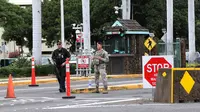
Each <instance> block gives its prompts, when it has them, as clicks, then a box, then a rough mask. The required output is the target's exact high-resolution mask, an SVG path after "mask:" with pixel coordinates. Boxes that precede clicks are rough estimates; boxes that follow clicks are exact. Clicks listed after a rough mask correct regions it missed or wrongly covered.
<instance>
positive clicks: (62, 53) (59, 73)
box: [52, 48, 70, 92]
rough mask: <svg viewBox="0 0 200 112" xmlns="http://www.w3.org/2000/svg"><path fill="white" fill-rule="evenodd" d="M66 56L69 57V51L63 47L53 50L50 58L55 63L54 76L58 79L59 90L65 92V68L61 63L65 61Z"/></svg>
mask: <svg viewBox="0 0 200 112" xmlns="http://www.w3.org/2000/svg"><path fill="white" fill-rule="evenodd" d="M67 58H70V53H69V52H68V51H67V49H65V48H61V49H56V50H54V51H53V54H52V59H53V61H54V63H55V65H56V77H57V79H58V82H59V85H60V88H59V91H60V92H65V76H66V68H65V66H63V67H62V66H61V65H62V63H64V62H65V61H66V59H67Z"/></svg>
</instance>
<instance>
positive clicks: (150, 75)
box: [143, 57, 173, 87]
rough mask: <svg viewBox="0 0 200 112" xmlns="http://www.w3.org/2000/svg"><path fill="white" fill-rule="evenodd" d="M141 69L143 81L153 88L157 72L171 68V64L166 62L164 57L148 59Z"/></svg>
mask: <svg viewBox="0 0 200 112" xmlns="http://www.w3.org/2000/svg"><path fill="white" fill-rule="evenodd" d="M172 61H173V59H172ZM143 67H144V68H143V76H144V80H146V81H147V82H148V83H149V84H150V85H151V86H153V87H155V86H156V78H157V74H158V70H159V69H160V68H172V67H173V62H170V61H168V60H166V59H165V57H150V58H149V60H147V61H146V63H145V64H144V65H143Z"/></svg>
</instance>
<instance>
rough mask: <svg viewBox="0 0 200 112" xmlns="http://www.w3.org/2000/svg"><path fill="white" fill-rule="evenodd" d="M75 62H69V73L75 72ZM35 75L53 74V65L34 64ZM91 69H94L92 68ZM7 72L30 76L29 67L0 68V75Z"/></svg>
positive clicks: (3, 75)
mask: <svg viewBox="0 0 200 112" xmlns="http://www.w3.org/2000/svg"><path fill="white" fill-rule="evenodd" d="M75 69H76V64H70V73H71V74H76V70H75ZM35 70H36V76H47V75H49V74H55V73H54V70H55V67H54V65H39V66H36V68H35ZM92 71H94V70H93V69H92ZM9 74H12V75H13V76H14V77H30V76H31V67H23V68H18V67H13V66H6V67H1V68H0V77H8V76H9Z"/></svg>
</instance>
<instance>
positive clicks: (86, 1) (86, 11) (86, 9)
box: [82, 0, 91, 53]
mask: <svg viewBox="0 0 200 112" xmlns="http://www.w3.org/2000/svg"><path fill="white" fill-rule="evenodd" d="M82 11H83V14H82V16H83V39H84V52H85V53H86V52H90V50H91V42H90V38H91V37H90V0H82Z"/></svg>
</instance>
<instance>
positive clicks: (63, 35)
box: [60, 0, 65, 47]
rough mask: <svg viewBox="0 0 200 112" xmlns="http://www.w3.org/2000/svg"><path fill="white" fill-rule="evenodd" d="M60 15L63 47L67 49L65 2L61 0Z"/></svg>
mask: <svg viewBox="0 0 200 112" xmlns="http://www.w3.org/2000/svg"><path fill="white" fill-rule="evenodd" d="M60 15H61V41H62V47H65V25H64V2H63V0H60Z"/></svg>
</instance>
